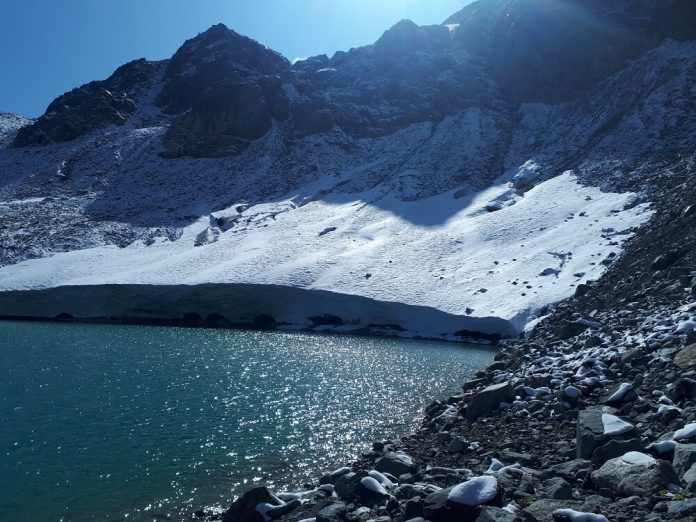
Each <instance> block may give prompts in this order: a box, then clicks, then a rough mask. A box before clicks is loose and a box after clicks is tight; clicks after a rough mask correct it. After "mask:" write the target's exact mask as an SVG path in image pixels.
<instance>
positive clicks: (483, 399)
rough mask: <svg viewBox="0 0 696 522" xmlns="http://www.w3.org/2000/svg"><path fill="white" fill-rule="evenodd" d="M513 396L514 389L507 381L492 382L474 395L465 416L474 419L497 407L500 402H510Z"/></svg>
mask: <svg viewBox="0 0 696 522" xmlns="http://www.w3.org/2000/svg"><path fill="white" fill-rule="evenodd" d="M514 398H515V390H514V389H513V388H512V386H511V385H510V383H509V382H504V383H500V384H492V385H491V386H488V387H487V388H484V389H483V390H481V391H480V392H478V393H477V394H476V395H474V397H473V398H472V399H471V401H470V402H469V405H468V407H467V409H466V418H467V419H468V420H469V421H474V420H476V419H478V418H479V417H481V416H482V415H485V414H487V413H490V412H491V411H493V410H495V409H497V408H498V406H500V403H501V402H510V401H512V400H513V399H514Z"/></svg>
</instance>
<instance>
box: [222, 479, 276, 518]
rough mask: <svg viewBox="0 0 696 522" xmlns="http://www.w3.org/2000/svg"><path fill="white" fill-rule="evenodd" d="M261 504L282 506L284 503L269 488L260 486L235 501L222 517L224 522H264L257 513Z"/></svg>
mask: <svg viewBox="0 0 696 522" xmlns="http://www.w3.org/2000/svg"><path fill="white" fill-rule="evenodd" d="M259 504H271V505H274V506H280V505H282V504H283V502H282V501H281V500H280V499H278V498H277V497H276V496H274V495H273V494H272V493H271V492H270V491H269V490H268V489H267V488H265V487H263V486H259V487H256V488H253V489H250V490H249V491H247V492H246V493H244V494H243V495H242V496H241V497H239V498H238V499H237V500H235V501H234V502H233V503H232V505H231V506H230V508H229V509H228V510H227V511H226V512H225V514H224V515H223V517H222V521H223V522H262V520H263V519H262V518H261V515H260V514H259V512H258V511H256V506H258V505H259Z"/></svg>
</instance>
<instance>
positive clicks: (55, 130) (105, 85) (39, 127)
mask: <svg viewBox="0 0 696 522" xmlns="http://www.w3.org/2000/svg"><path fill="white" fill-rule="evenodd" d="M160 70H161V69H160V66H159V65H158V64H157V63H156V62H148V61H147V60H145V59H144V58H142V59H140V60H134V61H132V62H129V63H127V64H125V65H122V66H121V67H119V68H118V69H116V70H115V71H114V73H113V74H112V75H111V76H110V77H109V78H107V79H106V80H104V81H97V82H90V83H88V84H85V85H82V86H81V87H79V88H77V89H73V90H71V91H70V92H67V93H65V94H63V95H61V96H59V97H58V98H56V99H55V100H54V101H53V102H51V104H50V105H49V106H48V108H47V109H46V113H45V114H44V115H43V116H41V117H40V118H38V119H36V120H35V121H34V122H33V123H31V124H30V125H27V126H25V127H22V128H21V129H19V132H17V135H16V137H15V139H14V141H13V143H12V146H13V147H26V146H35V145H45V144H49V143H56V142H63V141H69V140H73V139H75V138H78V137H80V136H83V135H85V134H87V133H89V132H91V131H93V130H95V129H98V128H99V127H103V126H106V125H111V124H114V125H123V124H124V123H126V121H127V120H128V118H129V117H130V116H131V115H132V114H133V113H134V112H136V111H137V110H138V104H137V103H136V102H135V99H136V97H137V96H136V95H137V93H138V92H139V91H142V89H144V88H146V87H147V86H148V85H149V84H150V83H151V82H152V81H153V80H154V78H155V77H156V76H157V73H158V72H159V71H160Z"/></svg>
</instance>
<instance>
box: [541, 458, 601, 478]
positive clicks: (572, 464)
mask: <svg viewBox="0 0 696 522" xmlns="http://www.w3.org/2000/svg"><path fill="white" fill-rule="evenodd" d="M591 469H592V463H591V462H590V461H589V460H585V459H575V460H569V461H568V462H563V463H561V464H556V465H555V466H551V467H549V468H548V469H545V470H544V471H542V472H541V480H548V479H550V478H553V477H561V478H562V479H564V480H567V481H568V482H571V483H572V482H575V481H576V480H583V479H584V478H586V477H587V476H589V474H590V470H591Z"/></svg>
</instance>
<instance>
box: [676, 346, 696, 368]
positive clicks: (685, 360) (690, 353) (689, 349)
mask: <svg viewBox="0 0 696 522" xmlns="http://www.w3.org/2000/svg"><path fill="white" fill-rule="evenodd" d="M674 364H676V365H677V366H679V367H680V368H688V367H689V366H696V344H690V345H688V346H685V347H684V348H682V349H681V350H679V353H677V355H676V356H675V357H674Z"/></svg>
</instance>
